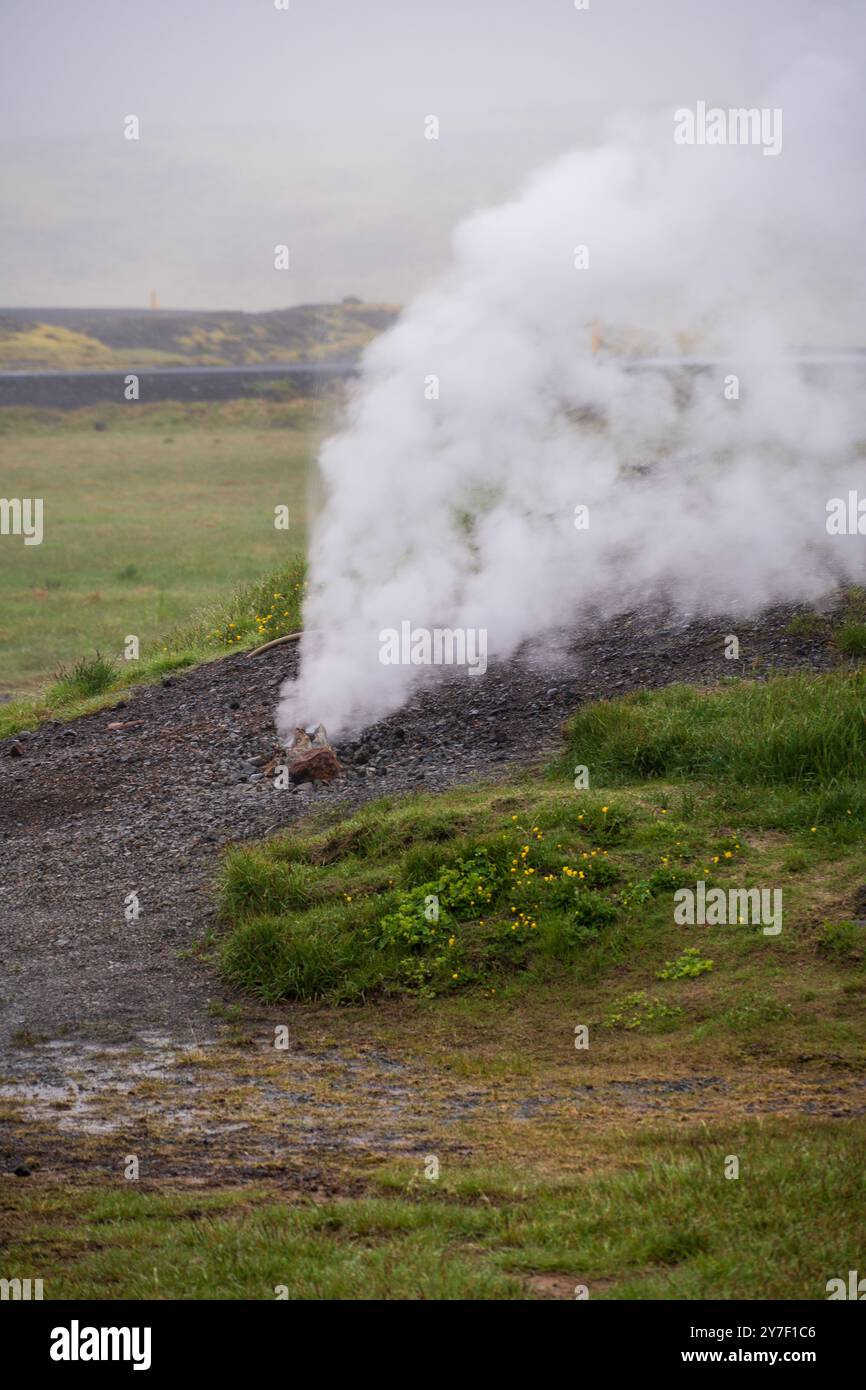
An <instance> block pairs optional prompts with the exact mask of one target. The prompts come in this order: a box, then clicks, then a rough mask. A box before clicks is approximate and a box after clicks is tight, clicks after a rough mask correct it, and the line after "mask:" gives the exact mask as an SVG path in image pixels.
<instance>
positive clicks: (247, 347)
mask: <svg viewBox="0 0 866 1390" xmlns="http://www.w3.org/2000/svg"><path fill="white" fill-rule="evenodd" d="M396 315H397V309H396V308H395V307H394V306H393V305H389V304H362V303H358V302H353V301H349V302H344V303H342V304H301V305H298V306H296V307H294V308H291V309H279V310H275V311H273V312H272V313H266V314H241V313H204V312H195V311H183V312H180V311H176V310H167V309H156V310H142V311H135V310H129V311H121V310H99V309H66V310H59V309H55V310H40V309H35V310H8V311H5V312H0V370H3V371H24V370H33V371H38V370H47V369H52V370H55V371H63V370H69V371H72V370H79V369H87V368H90V369H92V370H99V369H105V370H108V369H110V368H115V369H117V370H134V369H135V368H136V367H138V368H145V367H160V366H162V367H176V366H187V367H190V366H201V367H228V366H261V365H265V364H268V363H274V364H282V363H288V362H300V361H304V362H309V361H328V360H335V361H352V360H354V359H355V358H356V357H357V356H358V355H359V353H360V352H361V351H362V349H363V348H364V347H365V346H366V345H367V343H368V342H370V340H371V339H372V338H374V337H375V336H376V334H377V333H380V332H382V330H383V329H385V328H387V327H389V326H390V324H391V323H393V321H394V319H395V318H396Z"/></svg>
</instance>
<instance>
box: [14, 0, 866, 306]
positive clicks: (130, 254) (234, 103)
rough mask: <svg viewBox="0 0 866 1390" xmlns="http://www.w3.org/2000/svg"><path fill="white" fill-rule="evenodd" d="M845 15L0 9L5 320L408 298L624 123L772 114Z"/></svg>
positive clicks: (548, 9) (760, 4) (92, 2)
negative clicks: (286, 251) (25, 313)
mask: <svg viewBox="0 0 866 1390" xmlns="http://www.w3.org/2000/svg"><path fill="white" fill-rule="evenodd" d="M852 7H853V8H854V9H856V8H858V7H859V0H822V3H821V4H817V3H815V0H726V3H724V4H719V3H713V0H589V9H588V10H577V9H576V8H575V4H574V0H290V8H289V9H288V11H283V10H278V9H277V8H276V7H275V4H274V0H138V2H137V3H135V4H127V5H121V4H119V3H117V0H74V3H69V2H68V0H66V2H64V0H2V11H0V53H2V58H0V132H2V134H0V175H2V203H0V304H3V305H6V306H24V305H30V306H38V305H58V306H59V305H67V306H68V305H101V306H110V305H126V306H134V305H140V306H145V305H146V304H147V299H148V293H149V291H150V290H151V289H155V290H156V291H157V293H158V295H159V299H160V303H161V304H162V305H163V306H165V307H177V308H202V309H218V308H234V309H249V310H253V309H272V308H279V307H281V306H284V305H287V304H293V303H303V302H310V301H317V300H332V299H339V298H340V297H342V296H343V295H345V294H358V295H360V296H362V297H363V298H364V299H369V300H389V301H397V302H402V301H405V300H406V299H407V298H408V297H409V296H410V295H411V294H412V293H414V292H415V291H416V290H418V289H420V288H422V287H423V286H424V285H425V284H426V283H428V282H429V281H430V280H431V278H432V277H434V276H435V275H436V274H437V273H438V272H439V271H441V269H442V268H443V267H444V266H445V264H446V263H447V260H448V247H449V235H450V232H451V229H452V227H453V225H454V223H455V222H456V221H457V220H458V219H459V218H460V216H461V215H463V214H464V213H466V212H469V211H472V210H473V209H476V208H479V207H482V206H485V205H486V204H489V203H491V202H494V201H496V200H499V199H501V198H503V197H507V196H508V195H509V194H510V193H511V192H512V191H514V190H515V188H516V187H517V186H518V185H519V184H520V181H521V180H522V178H523V177H524V176H525V175H526V174H527V173H528V172H529V171H530V170H531V169H533V168H534V167H535V166H536V165H538V164H540V163H542V162H544V161H545V160H547V159H549V158H551V157H552V156H555V155H557V154H560V153H562V152H563V151H565V150H567V149H569V148H570V147H572V146H573V145H576V144H580V143H582V142H585V141H587V140H589V139H592V138H593V137H594V136H595V135H596V134H597V133H598V131H599V129H600V128H601V127H602V126H603V125H604V123H605V122H606V121H609V120H610V119H611V118H613V117H615V116H616V115H617V114H618V113H621V112H623V111H646V112H648V113H650V114H651V115H655V116H657V117H658V118H659V119H666V120H668V121H669V120H670V113H671V112H672V111H673V109H674V108H676V107H679V106H683V105H690V104H694V102H695V101H697V100H699V99H703V100H706V101H707V102H708V103H710V104H717V105H720V106H724V107H731V106H741V105H747V106H749V105H761V104H762V101H761V97H762V94H763V93H764V91H765V90H766V89H767V87H768V86H771V85H772V82H773V80H774V77H775V75H776V74H777V73H778V72H779V71H780V70H782V69H783V68H784V67H786V66H787V65H788V64H789V63H790V62H791V61H792V59H794V58H795V57H797V56H798V55H801V54H803V53H804V52H811V51H819V50H822V49H824V48H826V47H828V46H829V47H830V48H833V47H837V46H839V45H842V46H844V45H845V42H846V30H847V24H848V22H849V21H850V16H851V13H852ZM660 51H661V52H662V53H663V55H664V57H663V60H662V61H659V58H658V54H659V52H660ZM649 53H652V54H653V55H654V56H653V58H652V60H649V59H648V54H649ZM431 114H432V115H436V116H437V117H438V118H439V122H440V138H439V140H438V141H431V140H427V139H425V135H424V121H425V117H426V116H428V115H431ZM128 115H136V116H137V117H138V118H139V120H140V126H141V138H140V139H139V140H138V141H137V142H134V141H129V140H126V139H124V136H123V123H124V118H125V117H127V116H128ZM276 243H286V244H288V246H289V248H290V254H291V268H290V269H289V270H288V271H287V272H281V271H277V270H275V269H274V266H273V248H274V245H275V244H276Z"/></svg>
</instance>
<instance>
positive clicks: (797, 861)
mask: <svg viewBox="0 0 866 1390" xmlns="http://www.w3.org/2000/svg"><path fill="white" fill-rule="evenodd" d="M808 865H809V860H808V857H807V856H806V855H805V854H804V853H803V851H802V850H799V849H795V850H792V851H791V853H790V854H787V855H786V856H785V858H784V860H783V861H782V868H783V869H784V870H785V873H786V874H801V873H802V872H803V870H804V869H805V868H808Z"/></svg>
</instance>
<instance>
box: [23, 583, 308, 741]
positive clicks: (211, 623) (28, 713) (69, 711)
mask: <svg viewBox="0 0 866 1390" xmlns="http://www.w3.org/2000/svg"><path fill="white" fill-rule="evenodd" d="M305 576H306V565H305V563H304V561H303V560H300V559H295V560H290V561H289V562H288V563H287V564H286V565H284V566H283V567H282V568H281V569H279V570H276V571H275V572H274V573H273V574H270V575H268V576H267V577H266V578H265V579H263V580H258V581H257V582H256V583H255V584H247V585H243V586H241V587H240V588H238V589H236V590H235V591H234V592H233V593H229V594H228V595H227V597H226V598H225V599H223V600H221V601H219V602H217V603H215V604H212V605H211V606H210V607H207V608H204V609H201V610H200V611H199V612H198V613H194V614H193V615H192V616H191V617H190V618H189V620H188V621H187V622H185V623H182V624H180V625H179V626H178V627H176V628H173V629H172V630H171V631H170V632H168V633H167V634H166V635H165V636H163V637H162V638H159V639H157V640H156V641H155V642H151V643H148V644H146V645H145V646H143V647H142V649H141V655H140V659H139V660H138V661H124V660H123V659H118V660H116V661H115V660H111V659H108V658H106V657H104V656H102V655H100V653H99V652H95V653H94V654H93V656H92V657H82V658H80V659H79V660H78V661H76V662H75V663H74V664H73V665H72V667H71V669H69V670H66V669H65V668H62V667H61V669H60V671H58V673H57V678H56V679H55V680H54V681H52V682H51V683H50V684H49V685H48V686H47V687H46V688H45V690H44V691H43V692H42V693H41V694H39V695H25V696H23V697H20V698H18V699H15V700H11V701H9V702H8V703H7V704H2V705H0V738H6V737H8V736H9V735H11V734H15V733H17V732H18V731H19V730H21V729H32V728H35V727H36V726H37V725H38V724H39V723H40V722H41V721H42V720H43V719H63V720H69V719H77V718H78V717H79V716H81V715H83V714H92V713H93V712H94V711H96V710H100V709H107V708H110V707H111V706H112V705H113V704H115V703H116V702H117V701H118V700H119V699H120V698H121V697H122V696H123V694H124V692H126V691H128V690H129V688H130V687H131V686H135V685H143V684H148V683H151V682H153V681H157V680H161V679H162V677H163V676H165V675H167V674H169V673H170V672H172V671H182V670H185V669H187V668H188V667H190V666H195V665H198V664H199V663H200V662H204V661H212V660H213V659H214V658H216V657H219V656H225V655H226V653H227V652H230V651H235V650H241V651H243V650H244V649H247V648H251V647H253V646H256V645H259V644H261V643H264V642H267V641H270V640H271V639H272V638H274V637H279V636H280V635H282V634H284V633H287V632H295V631H297V630H298V629H299V628H300V627H301V621H302V615H301V606H302V603H303V597H304V590H305V586H306V577H305Z"/></svg>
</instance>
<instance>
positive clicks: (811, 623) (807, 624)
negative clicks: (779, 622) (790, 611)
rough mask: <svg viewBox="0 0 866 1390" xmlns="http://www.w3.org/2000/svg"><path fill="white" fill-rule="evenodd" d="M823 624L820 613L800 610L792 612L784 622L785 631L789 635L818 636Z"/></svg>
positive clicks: (824, 624)
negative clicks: (800, 611)
mask: <svg viewBox="0 0 866 1390" xmlns="http://www.w3.org/2000/svg"><path fill="white" fill-rule="evenodd" d="M825 626H826V623H825V621H824V619H823V618H822V617H821V616H820V614H818V613H811V612H802V613H795V614H794V616H793V618H791V620H790V622H789V623H787V624H786V626H785V631H786V633H787V634H788V636H789V637H818V636H820V634H821V632H822V631H823V630H824V628H825Z"/></svg>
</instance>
